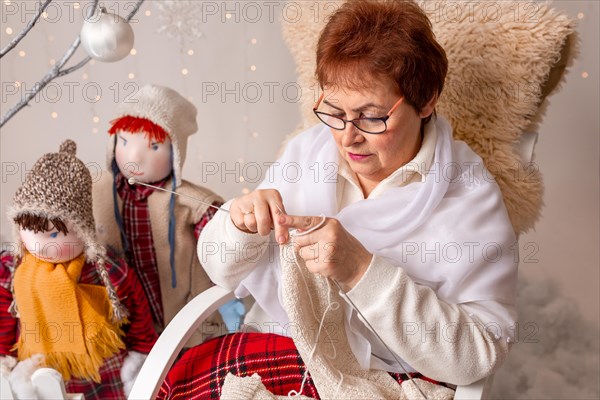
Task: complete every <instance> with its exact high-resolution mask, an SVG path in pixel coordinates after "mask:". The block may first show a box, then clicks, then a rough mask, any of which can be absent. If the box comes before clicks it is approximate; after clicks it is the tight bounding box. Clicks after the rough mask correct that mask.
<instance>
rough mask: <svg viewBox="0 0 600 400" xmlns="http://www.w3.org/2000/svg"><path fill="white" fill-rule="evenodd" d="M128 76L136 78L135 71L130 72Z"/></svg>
mask: <svg viewBox="0 0 600 400" xmlns="http://www.w3.org/2000/svg"><path fill="white" fill-rule="evenodd" d="M127 77H128V78H129V79H134V78H135V74H134V73H133V72H130V73H129V75H127Z"/></svg>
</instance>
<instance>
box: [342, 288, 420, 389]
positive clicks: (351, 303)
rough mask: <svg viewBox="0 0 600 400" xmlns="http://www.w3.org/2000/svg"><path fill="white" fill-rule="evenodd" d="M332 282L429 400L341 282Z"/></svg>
mask: <svg viewBox="0 0 600 400" xmlns="http://www.w3.org/2000/svg"><path fill="white" fill-rule="evenodd" d="M332 281H333V283H335V285H336V286H337V287H338V289H339V291H340V293H341V294H342V296H344V298H345V299H346V300H348V302H349V303H350V305H351V306H352V308H354V309H355V310H356V312H357V313H358V314H359V315H360V317H361V318H362V320H363V321H364V322H365V324H367V326H368V327H369V329H370V330H371V332H373V333H374V334H375V336H376V337H377V339H379V341H380V342H381V343H382V344H383V345H384V346H385V348H386V349H387V351H388V352H389V353H390V354H391V355H392V357H394V359H395V360H396V362H397V363H398V364H399V365H400V366H401V367H402V370H403V371H404V373H405V374H406V376H408V379H410V381H411V383H412V384H413V385H414V386H415V387H416V388H417V390H418V391H419V392H420V393H421V394H422V395H423V398H425V399H427V396H426V395H425V393H423V391H422V390H421V388H420V387H419V385H417V382H415V381H414V380H413V377H412V376H410V374H409V373H408V371H406V368H404V365H402V363H401V362H400V360H399V359H398V357H397V356H396V353H394V352H393V351H392V349H390V347H389V346H388V345H387V343H385V342H384V340H383V339H382V338H381V336H379V333H377V331H376V330H375V328H373V326H372V325H371V323H370V322H369V320H367V318H366V317H365V316H364V315H363V313H362V312H360V310H359V309H358V307H357V306H356V304H354V302H353V301H352V299H350V296H348V295H347V294H346V292H344V290H343V289H342V286H340V284H339V282H338V281H337V280H335V279H332Z"/></svg>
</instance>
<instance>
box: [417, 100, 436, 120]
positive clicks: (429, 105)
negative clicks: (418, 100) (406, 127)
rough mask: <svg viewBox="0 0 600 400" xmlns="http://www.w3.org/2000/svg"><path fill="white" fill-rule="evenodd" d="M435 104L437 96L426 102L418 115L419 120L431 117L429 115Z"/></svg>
mask: <svg viewBox="0 0 600 400" xmlns="http://www.w3.org/2000/svg"><path fill="white" fill-rule="evenodd" d="M437 102H438V95H437V94H434V95H433V97H432V98H431V100H429V101H428V102H427V104H425V107H423V109H422V110H421V112H420V113H419V117H420V118H421V119H422V118H427V117H429V116H430V115H431V113H432V112H433V110H435V106H436V104H437Z"/></svg>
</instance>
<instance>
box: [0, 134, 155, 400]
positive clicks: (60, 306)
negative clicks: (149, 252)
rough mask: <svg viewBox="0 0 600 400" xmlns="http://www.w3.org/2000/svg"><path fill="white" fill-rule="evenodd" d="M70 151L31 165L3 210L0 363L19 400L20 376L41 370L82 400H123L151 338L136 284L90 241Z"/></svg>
mask: <svg viewBox="0 0 600 400" xmlns="http://www.w3.org/2000/svg"><path fill="white" fill-rule="evenodd" d="M75 152H76V145H75V143H74V142H73V141H70V140H68V141H65V142H64V143H63V144H62V145H61V147H60V151H59V152H58V153H49V154H46V155H44V156H43V157H41V158H40V159H39V160H38V161H37V162H36V163H35V165H34V166H33V168H32V170H31V173H30V174H29V175H28V176H27V178H26V180H25V182H24V183H23V185H22V186H21V187H20V188H19V189H18V190H17V192H16V194H15V196H14V201H13V205H12V207H11V208H10V209H9V212H8V217H9V220H10V221H11V222H12V223H13V225H14V236H15V242H16V246H15V250H14V251H13V253H12V254H11V253H8V252H3V253H2V254H1V260H0V261H1V263H0V320H2V328H0V333H2V335H1V339H0V356H1V358H0V362H1V364H2V373H3V374H5V375H8V379H9V381H11V382H12V384H11V386H12V389H13V391H15V394H16V395H17V397H19V398H28V397H30V396H32V395H34V393H32V392H31V390H32V389H31V387H28V383H29V382H30V380H29V379H28V378H29V376H25V377H24V376H23V374H26V375H30V374H31V373H32V372H33V371H34V370H35V369H36V368H39V367H44V366H47V367H50V368H54V369H56V370H57V371H58V372H59V373H60V374H61V375H62V377H63V379H64V380H65V381H66V387H67V391H69V392H76V393H84V395H85V398H86V399H94V398H98V399H107V398H117V399H118V398H124V397H125V395H126V393H127V392H128V391H129V389H130V388H131V386H132V384H133V381H134V380H135V377H136V376H137V373H138V372H139V369H140V368H141V365H142V363H143V361H144V360H145V357H146V356H145V354H147V353H148V352H149V351H150V349H151V348H152V346H153V345H154V343H155V341H156V338H157V335H156V333H155V331H154V329H153V327H152V323H151V319H150V318H149V317H148V314H149V306H148V301H147V299H146V296H145V294H144V292H143V289H142V287H141V284H140V282H139V280H138V279H137V276H136V275H135V274H134V273H133V271H131V270H129V269H128V267H127V265H126V264H125V263H124V262H123V261H122V260H118V259H114V258H113V257H111V255H110V254H108V253H107V250H106V249H105V247H104V246H102V245H101V244H100V243H99V242H98V241H97V238H96V232H95V224H94V217H93V213H92V208H93V207H92V178H91V175H90V172H89V171H88V169H87V167H86V166H85V164H84V163H83V162H82V161H81V160H79V159H78V158H77V157H76V156H75ZM125 332H126V333H125ZM15 358H16V359H15ZM17 359H18V360H19V363H18V364H17V363H16V360H17ZM15 364H16V366H15Z"/></svg>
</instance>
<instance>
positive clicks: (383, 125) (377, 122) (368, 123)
mask: <svg viewBox="0 0 600 400" xmlns="http://www.w3.org/2000/svg"><path fill="white" fill-rule="evenodd" d="M324 96H325V93H321V97H319V100H318V101H317V102H316V103H315V106H314V107H313V112H314V113H315V115H316V116H317V118H319V119H320V120H321V122H323V123H324V124H325V125H327V126H328V127H330V128H333V129H335V130H338V131H343V130H344V129H346V123H348V122H351V123H352V125H354V126H355V127H357V128H358V129H359V130H361V131H363V132H365V133H371V134H380V133H383V132H385V131H386V130H387V120H388V119H389V118H390V116H391V115H392V113H393V112H394V111H396V109H397V108H398V107H399V106H400V104H401V103H402V100H404V97H400V99H399V100H398V101H397V102H396V104H394V106H393V107H392V109H391V110H390V111H389V112H388V113H387V114H386V116H385V117H379V118H365V117H362V118H355V119H352V120H347V119H343V118H340V117H337V116H335V115H331V114H327V113H324V112H321V111H317V108H319V104H321V101H323V97H324Z"/></svg>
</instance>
